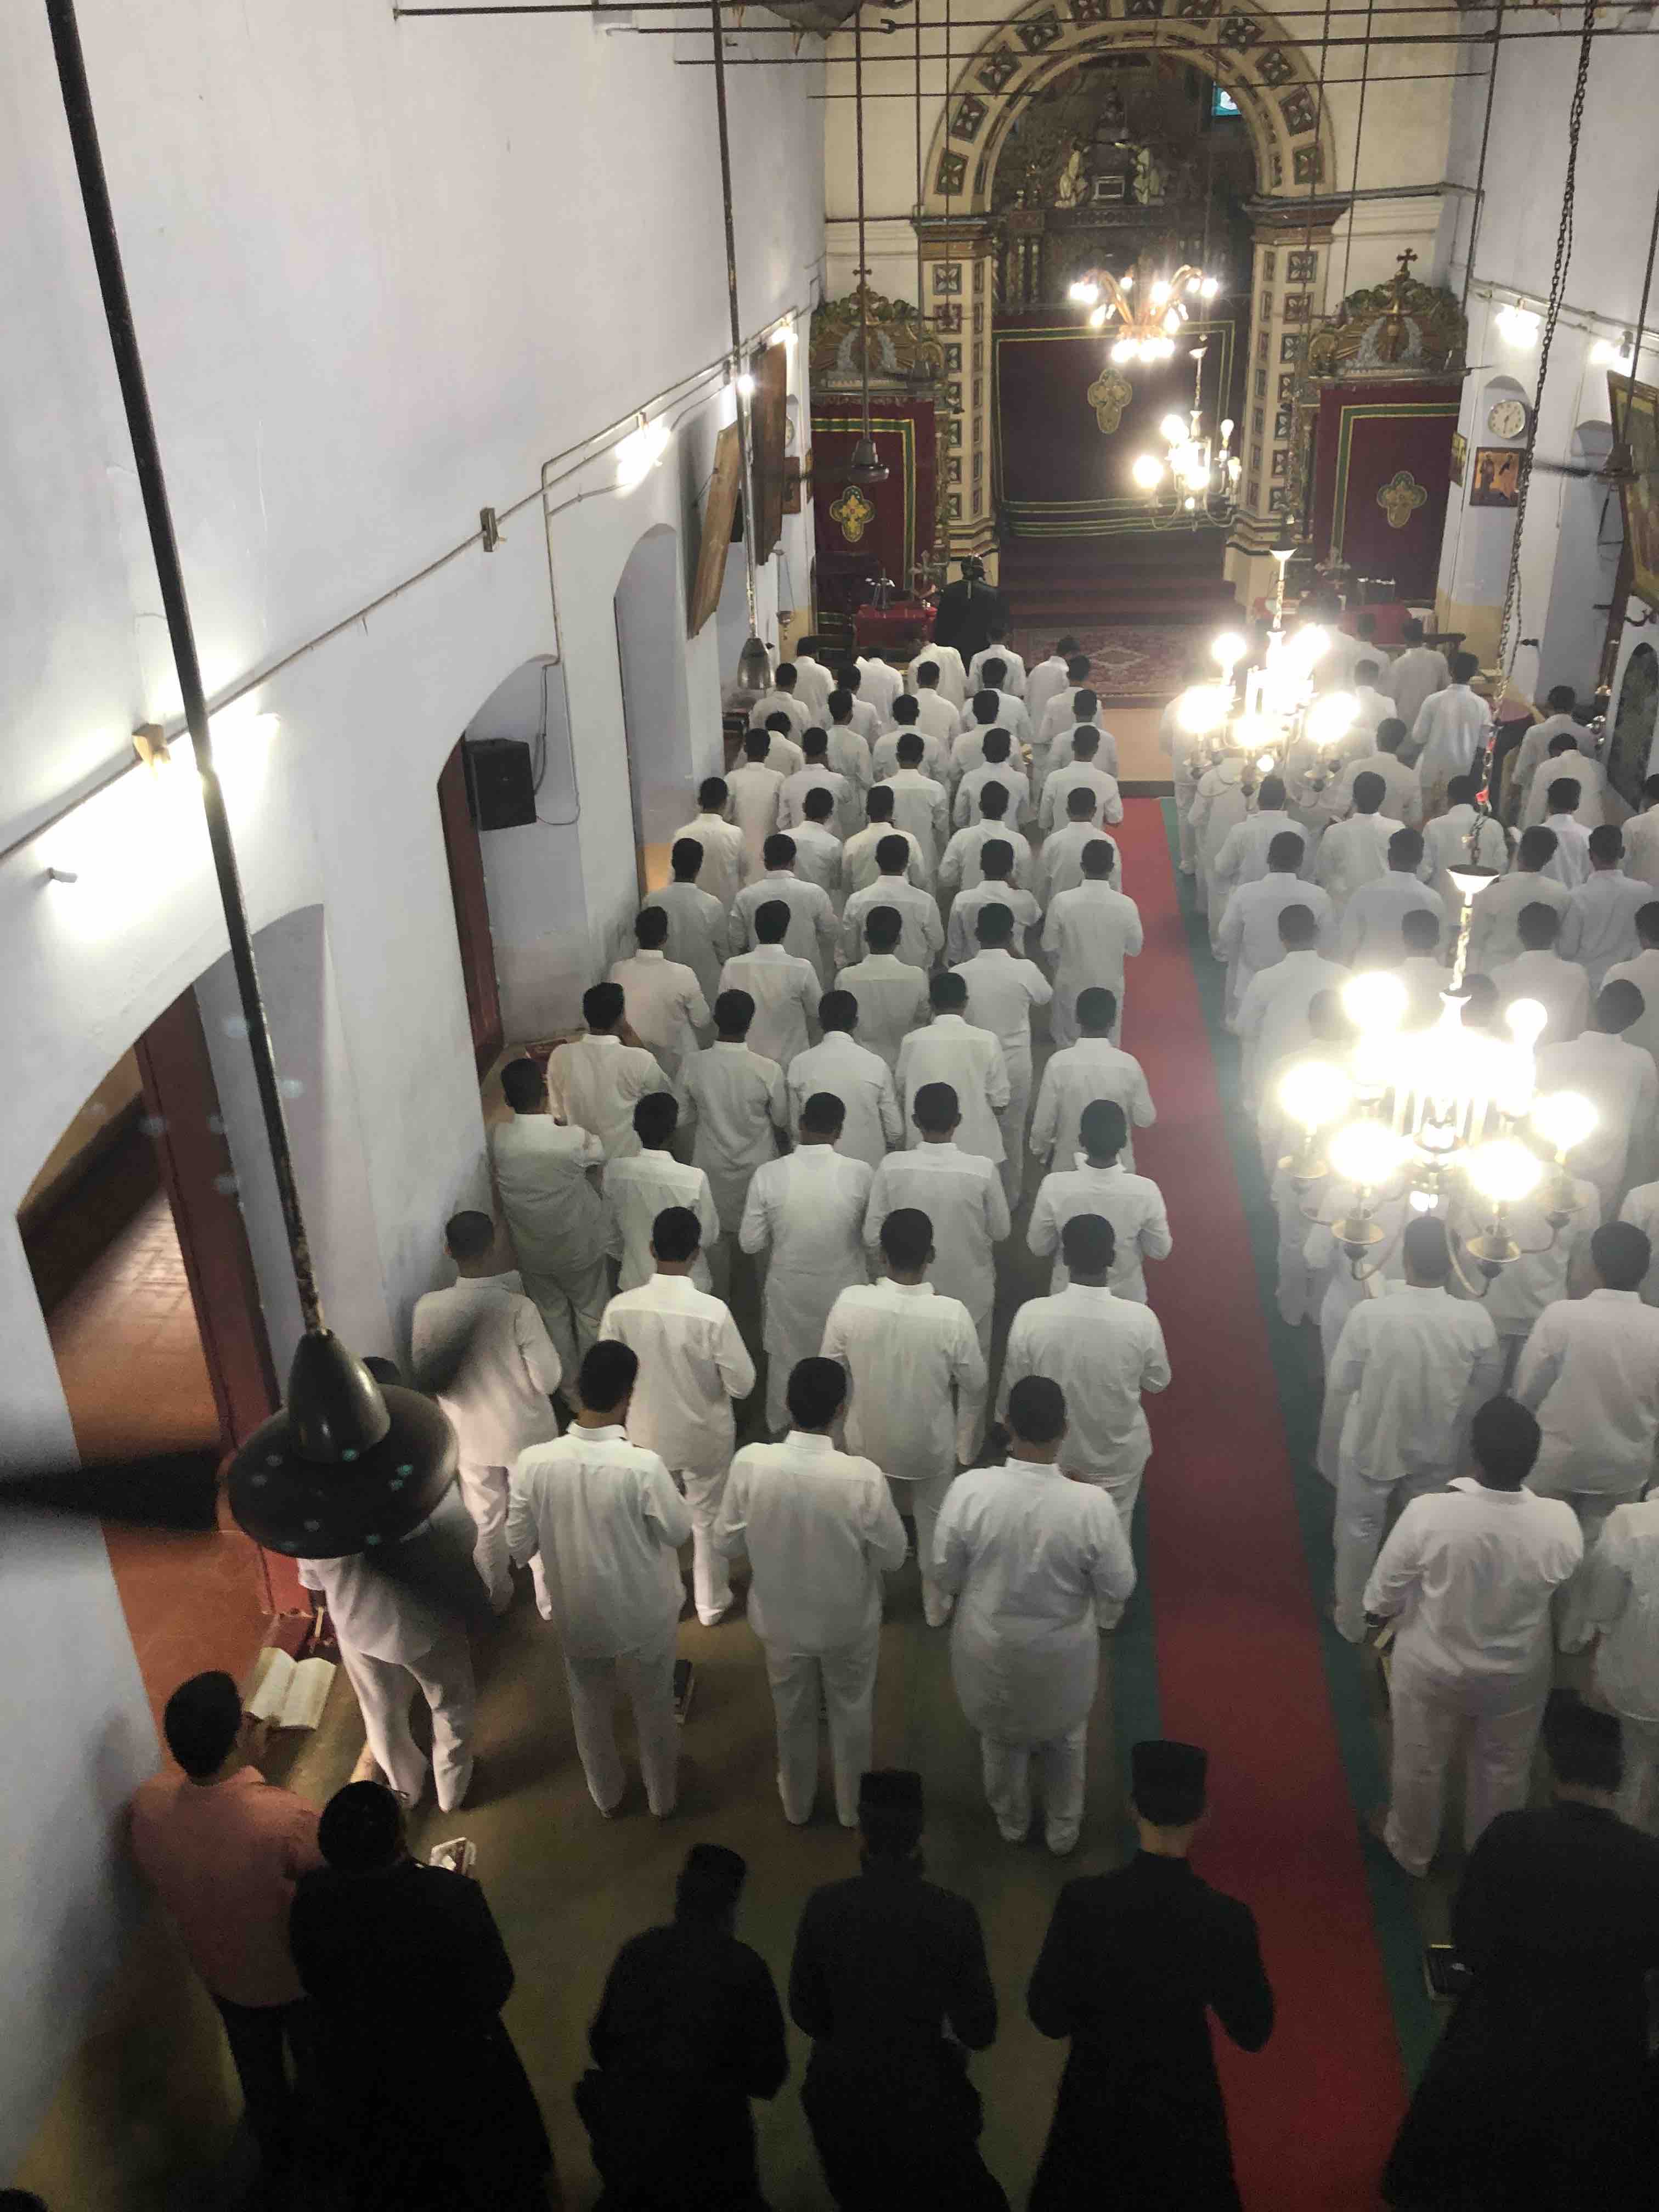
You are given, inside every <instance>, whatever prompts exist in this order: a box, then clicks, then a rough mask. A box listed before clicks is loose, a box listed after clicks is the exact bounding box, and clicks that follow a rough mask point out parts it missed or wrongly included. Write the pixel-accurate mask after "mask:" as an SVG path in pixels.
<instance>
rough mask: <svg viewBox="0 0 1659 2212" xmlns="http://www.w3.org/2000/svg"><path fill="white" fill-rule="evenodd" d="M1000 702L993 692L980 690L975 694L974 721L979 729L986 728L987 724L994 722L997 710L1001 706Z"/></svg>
mask: <svg viewBox="0 0 1659 2212" xmlns="http://www.w3.org/2000/svg"><path fill="white" fill-rule="evenodd" d="M1001 704H1002V702H1001V700H1000V698H999V697H998V696H997V695H996V693H995V692H994V691H984V690H981V691H975V694H974V719H975V721H976V722H977V723H978V724H979V725H980V726H981V729H983V728H986V727H987V726H988V725H989V724H991V723H992V722H994V721H995V720H996V717H997V709H998V708H1000V706H1001Z"/></svg>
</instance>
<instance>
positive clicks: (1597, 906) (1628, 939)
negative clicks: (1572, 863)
mask: <svg viewBox="0 0 1659 2212" xmlns="http://www.w3.org/2000/svg"><path fill="white" fill-rule="evenodd" d="M1589 864H1590V872H1589V875H1588V876H1587V877H1586V878H1584V880H1583V883H1582V884H1579V886H1578V888H1577V890H1575V891H1572V892H1571V893H1570V894H1569V896H1570V897H1571V902H1572V903H1571V906H1570V907H1569V908H1568V909H1567V921H1566V927H1565V928H1564V929H1563V930H1562V932H1561V952H1562V957H1564V958H1565V959H1568V960H1577V961H1578V962H1580V963H1582V964H1583V969H1584V973H1585V975H1586V976H1587V978H1588V979H1589V987H1590V989H1591V991H1592V992H1595V991H1599V990H1600V989H1601V986H1602V984H1603V983H1605V982H1606V981H1607V971H1608V969H1611V968H1614V967H1617V966H1619V965H1620V963H1624V962H1626V961H1629V960H1634V959H1635V957H1636V956H1637V954H1638V952H1639V951H1641V949H1642V947H1641V943H1640V939H1639V938H1638V933H1637V927H1636V917H1637V915H1638V914H1639V913H1640V912H1641V911H1642V908H1644V906H1645V905H1647V903H1648V899H1649V892H1648V887H1647V885H1646V884H1644V883H1641V882H1639V881H1638V879H1637V878H1635V877H1633V876H1627V875H1626V873H1625V840H1624V837H1623V836H1622V834H1621V833H1620V831H1619V830H1617V829H1614V828H1613V824H1612V823H1610V822H1604V823H1601V827H1600V828H1599V829H1592V830H1591V831H1590V833H1589Z"/></svg>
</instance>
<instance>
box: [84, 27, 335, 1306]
mask: <svg viewBox="0 0 1659 2212" xmlns="http://www.w3.org/2000/svg"><path fill="white" fill-rule="evenodd" d="M46 19H47V21H48V23H49V24H50V26H51V28H52V52H53V55H54V56H55V58H56V59H57V63H58V83H59V84H60V85H61V87H62V88H63V94H64V120H65V122H66V123H67V124H68V125H69V134H70V144H71V146H72V147H73V149H74V151H75V167H76V174H77V176H78V177H79V179H80V183H81V199H82V205H83V207H84V208H85V210H86V217H87V229H88V234H90V237H91V240H92V254H93V259H94V263H95V264H96V265H97V270H98V289H99V290H100V292H101V293H102V295H103V300H104V317H105V320H106V322H107V324H108V325H109V339H110V349H111V351H112V353H113V355H114V356H115V373H116V375H117V376H118V379H119V380H120V386H121V401H122V404H123V405H124V407H125V410H126V417H127V429H128V433H129V435H131V440H132V453H133V459H134V461H135V463H136V464H137V471H138V486H139V489H140V491H141V493H142V494H143V501H144V518H145V520H146V521H147V523H148V524H149V541H150V550H151V551H152V552H153V554H154V556H155V573H156V576H157V579H158V580H159V582H160V584H161V605H162V607H163V609H164V611H165V612H166V616H167V636H168V638H169V639H170V641H171V642H172V646H173V662H174V665H175V666H176V667H177V669H178V671H179V691H180V693H181V694H182V696H183V699H184V707H185V722H186V724H187V725H188V726H189V729H190V734H191V742H192V744H193V746H194V749H195V755H196V767H197V772H198V774H199V775H200V776H201V780H202V811H203V812H204V814H205V815H206V817H207V831H208V842H209V844H210V847H211V848H212V852H213V869H214V873H215V875H216V877H217V878H218V882H219V897H220V901H221V902H222V905H223V907H224V913H225V931H226V934H227V935H228V938H229V939H230V957H231V964H232V966H233V967H234V969H235V971H236V990H237V995H238V997H239V998H240V1000H241V1003H242V1014H243V1018H244V1019H245V1020H246V1024H247V1041H248V1048H249V1050H250V1051H251V1052H252V1055H253V1073H254V1079H255V1081H256V1082H257V1083H258V1088H259V1108H260V1111H261V1113H262V1115H263V1116H264V1126H265V1139H266V1142H267V1143H268V1144H269V1145H270V1158H271V1165H272V1166H273V1167H274V1168H275V1170H276V1194H277V1197H278V1199H279V1200H281V1203H282V1208H283V1231H284V1233H285V1234H286V1236H287V1238H288V1249H289V1258H290V1259H291V1260H292V1261H293V1264H294V1280H295V1286H296V1288H297V1289H298V1291H299V1293H300V1311H301V1316H303V1318H304V1321H305V1325H306V1328H307V1329H308V1330H314V1329H320V1328H322V1326H323V1309H322V1301H321V1299H320V1298H319V1296H318V1291H317V1280H316V1276H315V1274H314V1273H313V1269H312V1264H311V1248H310V1246H309V1244H308V1243H307V1240H306V1229H305V1221H304V1218H303V1217H302V1216H301V1211H300V1189H299V1183H298V1181H297V1179H296V1177H295V1172H294V1155H293V1152H292V1150H291V1148H290V1146H289V1133H288V1120H287V1116H286V1115H284V1113H283V1096H282V1092H281V1091H280V1090H279V1088H278V1087H277V1081H276V1054H275V1053H274V1051H273V1049H272V1047H271V1041H270V1023H269V1022H268V1020H267V1019H266V1017H265V1008H264V999H263V998H262V996H261V994H260V990H259V977H258V970H257V969H256V968H255V966H254V961H253V939H252V933H251V931H250V929H249V927H248V917H247V907H246V902H245V901H244V899H243V896H242V883H241V876H240V872H239V870H238V868H237V866H236V848H235V846H234V844H233V842H232V841H231V835H230V819H229V817H228V814H227V813H226V811H225V799H224V793H223V790H222V787H221V786H220V782H219V773H218V769H217V768H216V766H215V763H214V758H213V737H212V732H211V730H210V727H209V723H208V709H207V697H206V694H205V693H204V690H203V688H202V670H201V665H200V663H199V661H198V660H197V655H196V635H195V631H194V629H193V627H192V625H191V617H190V601H189V599H188V598H187V597H186V595H185V575H184V568H183V565H182V563H181V562H180V561H179V544H178V540H177V538H175V537H174V535H173V510H172V508H171V507H170V505H169V503H168V500H167V478H166V476H165V474H164V473H163V471H162V467H161V447H160V444H159V442H158V441H157V439H156V435H155V417H154V416H152V415H151V413H150V406H149V390H148V387H147V386H146V384H145V381H144V364H143V356H142V355H141V354H140V352H139V350H138V334H137V330H136V329H135V328H134V325H133V320H132V302H131V299H130V298H129V297H128V295H127V281H126V276H125V271H124V270H123V269H122V266H121V248H120V243H119V240H118V238H117V236H116V231H115V213H114V210H113V209H112V206H111V204H110V197H109V185H108V180H107V179H106V177H105V174H104V161H103V155H102V154H101V153H100V150H99V145H98V126H97V122H96V119H95V118H94V115H93V112H92V91H91V88H90V86H89V85H88V82H87V68H86V58H85V56H84V55H83V54H82V51H81V33H80V30H79V27H78V26H77V24H76V19H75V0H46Z"/></svg>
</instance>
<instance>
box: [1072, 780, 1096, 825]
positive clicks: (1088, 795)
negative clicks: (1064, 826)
mask: <svg viewBox="0 0 1659 2212" xmlns="http://www.w3.org/2000/svg"><path fill="white" fill-rule="evenodd" d="M1099 803H1100V802H1099V800H1098V799H1097V798H1096V797H1095V794H1094V793H1093V792H1092V791H1091V790H1090V788H1089V787H1088V785H1087V784H1086V783H1079V784H1074V785H1073V787H1072V788H1071V790H1070V791H1068V792H1067V793H1066V819H1067V820H1068V821H1071V822H1089V821H1092V819H1093V818H1094V811H1095V809H1096V807H1097V805H1099Z"/></svg>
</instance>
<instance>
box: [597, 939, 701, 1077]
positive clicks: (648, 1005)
mask: <svg viewBox="0 0 1659 2212" xmlns="http://www.w3.org/2000/svg"><path fill="white" fill-rule="evenodd" d="M611 981H612V982H613V983H620V984H621V986H622V993H623V1005H624V1006H625V1007H626V1009H627V1018H628V1026H629V1029H631V1030H633V1032H634V1034H635V1036H636V1037H638V1039H639V1041H640V1042H641V1044H642V1045H646V1046H647V1047H648V1048H650V1050H651V1051H653V1052H654V1053H655V1054H656V1055H657V1058H658V1060H659V1062H660V1063H661V1065H662V1066H663V1067H664V1068H665V1070H666V1071H667V1073H669V1074H670V1075H673V1074H675V1073H677V1072H678V1068H679V1066H680V1063H681V1061H682V1060H684V1058H685V1056H686V1054H688V1053H691V1052H695V1051H696V1048H697V1031H698V1030H699V1029H706V1028H707V1027H708V1021H709V1013H708V1000H706V999H705V998H704V997H703V994H702V986H701V984H700V983H699V982H698V981H697V978H696V975H695V974H694V972H693V971H692V970H691V969H690V968H684V967H682V966H681V965H680V963H679V962H678V960H670V959H669V958H668V957H667V956H666V955H665V953H662V952H659V951H640V952H636V953H635V954H634V956H633V957H632V958H631V959H628V960H618V961H617V963H615V964H614V966H613V967H612V968H611Z"/></svg>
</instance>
